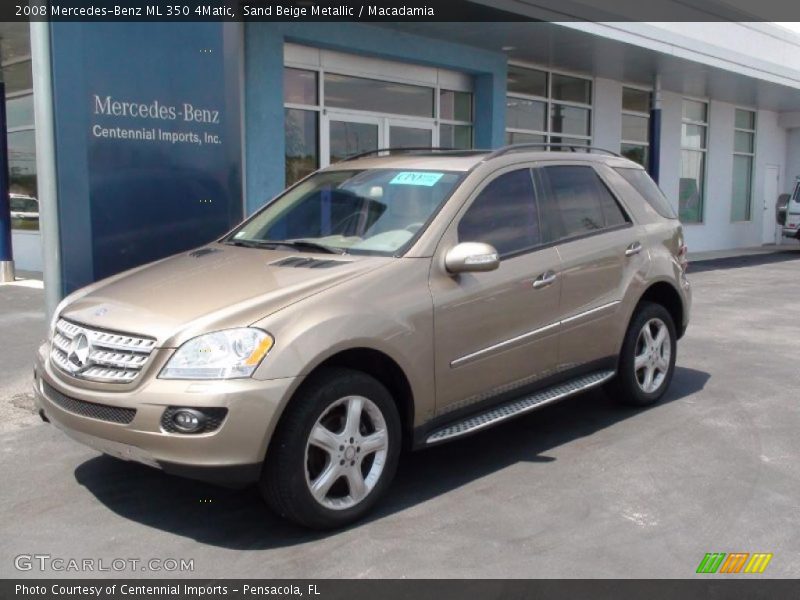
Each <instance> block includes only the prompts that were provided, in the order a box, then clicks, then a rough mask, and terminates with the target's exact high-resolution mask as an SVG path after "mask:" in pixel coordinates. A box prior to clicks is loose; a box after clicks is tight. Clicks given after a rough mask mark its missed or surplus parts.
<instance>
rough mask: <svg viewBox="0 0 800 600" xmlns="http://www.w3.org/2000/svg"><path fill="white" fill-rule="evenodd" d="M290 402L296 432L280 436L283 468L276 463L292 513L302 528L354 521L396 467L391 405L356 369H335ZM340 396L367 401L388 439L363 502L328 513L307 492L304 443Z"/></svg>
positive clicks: (397, 440)
mask: <svg viewBox="0 0 800 600" xmlns="http://www.w3.org/2000/svg"><path fill="white" fill-rule="evenodd" d="M299 396H300V397H296V398H294V399H293V400H292V402H297V405H295V407H296V409H297V410H298V411H300V413H301V414H300V415H298V416H299V422H300V424H301V425H300V427H299V430H298V429H296V430H295V431H291V432H286V433H287V434H288V436H284V439H283V440H282V442H283V444H282V445H283V447H282V448H281V459H282V461H281V462H283V463H284V464H281V465H278V468H279V469H281V470H284V469H288V473H286V472H285V471H284V473H286V475H285V476H286V477H287V480H288V481H287V483H288V488H289V491H290V494H291V496H292V498H293V502H294V503H296V505H297V506H296V507H295V509H296V510H295V512H297V513H299V514H302V515H303V520H304V521H306V522H307V523H308V524H310V525H312V526H314V527H317V528H321V529H328V528H335V527H340V526H342V525H345V524H347V523H350V522H352V521H354V520H356V519H358V518H359V517H360V516H361V515H363V514H364V513H366V512H367V511H369V510H370V509H371V508H372V506H373V505H374V504H375V503H376V502H377V501H378V500H379V499H380V497H381V496H382V495H383V493H384V492H385V491H386V488H388V486H389V485H390V484H391V481H392V479H393V478H394V473H395V471H396V469H397V462H398V459H399V456H400V446H401V442H402V440H401V437H402V434H401V427H400V417H399V415H398V412H397V406H396V405H395V403H394V400H393V399H392V396H391V395H390V394H389V392H388V391H387V390H386V388H385V387H384V386H383V385H382V384H381V383H380V382H379V381H377V380H376V379H374V378H372V377H370V376H369V375H366V374H363V373H360V372H358V371H350V370H345V369H337V370H335V371H333V372H331V373H329V374H328V376H327V377H324V378H321V380H318V382H317V383H316V385H311V386H308V387H307V388H306V389H304V390H301V393H300V395H299ZM345 396H363V397H365V398H368V399H369V400H371V401H372V402H373V403H374V404H375V405H376V406H377V407H378V410H380V411H381V414H382V415H383V418H384V421H385V422H386V431H387V436H388V440H389V444H388V446H389V447H388V449H387V455H386V463H385V465H384V468H383V471H382V472H381V475H380V478H379V479H378V482H377V483H376V484H375V487H374V488H373V489H372V491H370V493H369V494H368V495H367V497H366V498H364V500H362V501H361V502H360V503H358V504H357V505H355V506H352V507H350V508H346V509H342V510H334V509H330V508H327V507H325V506H323V505H321V504H320V503H319V502H317V500H316V499H315V498H314V496H313V495H312V494H311V491H310V490H309V489H308V483H307V481H306V445H307V443H308V438H309V435H310V433H311V430H312V428H313V427H314V425H315V424H316V422H317V419H319V417H320V416H321V415H322V414H323V413H324V412H325V411H326V410H327V409H328V408H329V407H330V406H331V405H332V404H333V403H334V402H336V401H337V400H340V399H341V398H343V397H345Z"/></svg>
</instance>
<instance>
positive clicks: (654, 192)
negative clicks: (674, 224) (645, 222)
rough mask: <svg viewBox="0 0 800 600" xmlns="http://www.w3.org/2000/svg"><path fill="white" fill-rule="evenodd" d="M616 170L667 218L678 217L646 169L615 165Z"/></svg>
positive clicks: (654, 208)
mask: <svg viewBox="0 0 800 600" xmlns="http://www.w3.org/2000/svg"><path fill="white" fill-rule="evenodd" d="M614 170H615V171H616V172H617V173H619V174H620V175H621V176H622V178H623V179H625V181H627V182H628V183H629V184H630V185H631V187H632V188H633V189H635V190H636V191H637V192H638V193H639V195H640V196H641V197H642V198H644V199H645V201H646V202H647V203H648V204H649V205H650V206H652V207H653V210H655V211H656V212H657V213H658V214H659V215H661V216H662V217H664V218H665V219H677V218H678V215H677V214H676V213H675V210H674V209H673V208H672V205H671V204H670V203H669V200H667V197H666V196H665V195H664V193H663V192H662V191H661V190H660V189H659V187H658V186H657V185H656V183H655V182H654V181H653V180H652V179H651V178H650V175H648V174H647V171H645V170H644V169H636V168H623V167H615V168H614Z"/></svg>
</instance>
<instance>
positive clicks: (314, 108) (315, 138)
mask: <svg viewBox="0 0 800 600" xmlns="http://www.w3.org/2000/svg"><path fill="white" fill-rule="evenodd" d="M283 101H284V106H285V109H284V127H285V136H286V138H285V139H286V162H285V166H286V185H290V184H292V183H295V182H297V181H299V180H300V179H302V178H303V177H305V176H306V175H309V174H310V173H313V172H314V171H316V170H317V169H318V168H319V80H318V75H317V72H316V71H307V70H305V69H284V70H283Z"/></svg>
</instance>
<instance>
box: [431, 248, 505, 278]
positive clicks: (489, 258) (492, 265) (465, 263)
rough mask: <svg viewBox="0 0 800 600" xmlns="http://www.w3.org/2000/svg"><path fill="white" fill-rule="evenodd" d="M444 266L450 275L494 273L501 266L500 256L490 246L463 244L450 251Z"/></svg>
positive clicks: (445, 258)
mask: <svg viewBox="0 0 800 600" xmlns="http://www.w3.org/2000/svg"><path fill="white" fill-rule="evenodd" d="M444 266H445V268H446V269H447V270H448V271H449V272H450V273H474V272H478V271H494V270H495V269H496V268H497V267H499V266H500V256H499V255H498V254H497V250H495V249H494V247H493V246H490V245H489V244H484V243H482V242H463V243H461V244H458V245H457V246H454V247H453V248H450V250H448V252H447V254H446V255H445V257H444Z"/></svg>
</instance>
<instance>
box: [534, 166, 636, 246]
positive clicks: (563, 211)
mask: <svg viewBox="0 0 800 600" xmlns="http://www.w3.org/2000/svg"><path fill="white" fill-rule="evenodd" d="M539 172H540V174H541V178H542V184H543V188H544V190H545V191H546V194H545V195H546V201H543V203H542V207H543V209H544V210H543V212H545V214H546V215H547V220H548V224H549V231H550V239H551V240H552V241H556V240H560V239H565V238H571V237H576V236H581V235H585V234H589V233H594V232H598V231H602V230H604V229H609V228H612V227H618V226H621V225H624V224H625V223H628V222H630V219H629V218H628V217H627V215H626V214H625V213H624V211H623V210H622V208H621V207H620V205H619V203H618V202H617V200H616V198H614V196H613V195H612V194H611V192H610V191H609V190H608V188H607V187H606V185H605V184H604V183H603V182H602V181H601V179H600V178H599V177H598V175H597V173H596V172H595V170H594V169H593V168H592V167H587V166H579V165H556V166H552V167H542V168H541V169H539Z"/></svg>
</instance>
